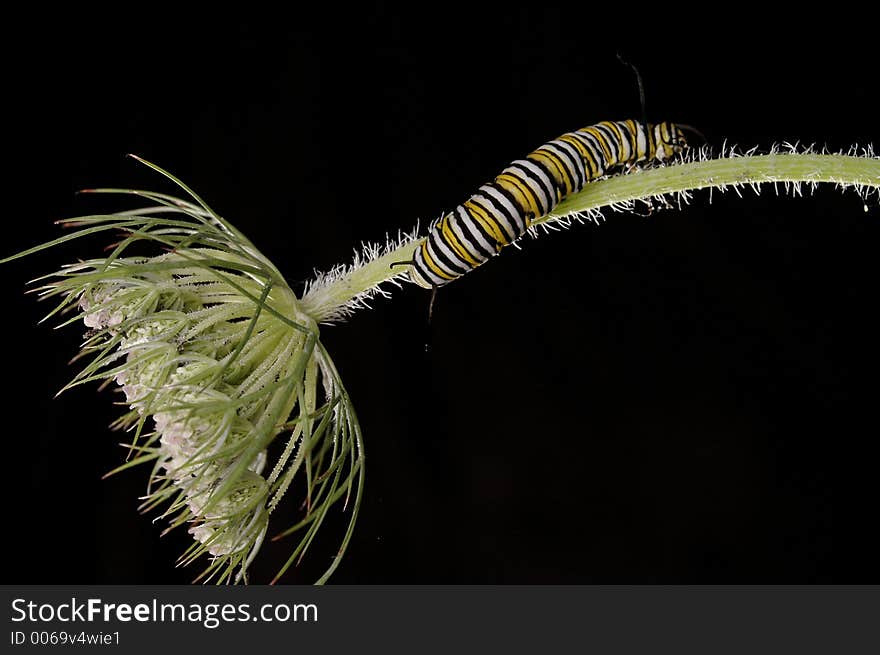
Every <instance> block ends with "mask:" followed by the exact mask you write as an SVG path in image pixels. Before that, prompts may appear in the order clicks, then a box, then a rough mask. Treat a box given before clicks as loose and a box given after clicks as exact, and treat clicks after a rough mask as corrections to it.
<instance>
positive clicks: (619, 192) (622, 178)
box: [302, 153, 880, 322]
mask: <svg viewBox="0 0 880 655" xmlns="http://www.w3.org/2000/svg"><path fill="white" fill-rule="evenodd" d="M768 182H778V183H783V184H801V183H807V184H815V183H820V182H824V183H835V184H838V185H840V186H842V187H852V188H855V189H856V191H858V192H860V193H861V194H862V195H863V196H864V195H866V194H868V193H870V192H872V191H873V192H875V193H878V194H880V159H877V158H875V157H873V156H871V155H870V154H866V155H865V156H858V155H824V154H812V153H790V154H769V155H749V156H740V155H731V156H727V157H723V158H719V159H708V160H704V159H702V157H700V160H698V161H692V162H685V163H681V164H674V165H670V166H665V167H661V168H652V169H646V170H637V171H636V172H634V173H632V174H629V175H618V176H615V177H610V178H607V179H604V180H599V181H597V182H592V183H590V184H588V185H587V186H586V187H585V188H584V189H583V190H582V191H581V192H580V193H577V194H574V195H572V196H569V197H568V198H566V199H565V200H564V201H563V202H562V203H560V204H559V205H558V206H557V207H556V208H555V210H554V211H553V213H552V214H550V215H548V216H545V217H543V218H540V219H538V220H536V221H535V222H534V223H533V225H541V224H544V223H548V222H552V221H554V220H565V219H567V218H569V217H572V216H576V215H578V214H582V213H585V212H591V211H595V210H599V209H601V208H602V207H621V206H623V207H627V206H628V205H629V203H632V202H634V201H637V200H650V199H652V198H656V197H658V196H668V195H669V194H680V193H684V194H686V193H688V192H690V191H695V190H698V189H706V188H709V189H713V188H715V189H725V188H726V187H730V186H733V187H735V188H736V187H739V186H740V185H759V184H766V183H768ZM418 243H420V241H411V242H409V243H406V244H404V245H402V246H400V247H398V248H396V249H395V250H392V251H391V252H388V253H386V254H384V255H382V256H380V257H377V258H376V259H373V260H372V261H370V262H367V263H365V264H364V265H363V266H359V267H355V268H354V269H353V270H350V271H347V272H345V273H342V274H340V275H339V276H337V277H336V278H335V279H334V280H333V281H332V282H330V283H328V284H325V285H321V286H317V287H314V288H312V289H310V290H309V292H308V293H306V294H305V295H304V297H303V298H302V304H303V309H304V310H305V311H306V312H307V313H309V314H311V315H312V317H313V318H314V319H315V320H317V321H319V322H320V321H322V320H324V319H325V318H326V317H327V316H330V315H332V313H333V312H334V311H335V310H336V309H337V308H339V307H341V306H343V305H345V304H346V303H350V302H352V301H354V300H356V298H357V297H358V296H361V295H362V294H365V293H369V292H370V290H372V289H375V288H377V287H378V286H379V285H381V284H382V283H384V282H388V281H390V280H392V279H394V278H398V279H399V278H401V277H403V275H404V273H405V270H406V267H405V266H395V267H393V268H392V267H391V264H392V263H394V262H402V261H408V260H411V259H412V255H413V251H414V250H415V248H416V246H417V245H418Z"/></svg>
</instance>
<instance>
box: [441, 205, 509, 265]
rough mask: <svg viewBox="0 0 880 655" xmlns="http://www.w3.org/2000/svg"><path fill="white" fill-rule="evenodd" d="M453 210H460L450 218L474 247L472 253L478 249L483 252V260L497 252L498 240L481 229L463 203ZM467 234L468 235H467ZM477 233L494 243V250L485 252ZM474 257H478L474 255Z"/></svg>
mask: <svg viewBox="0 0 880 655" xmlns="http://www.w3.org/2000/svg"><path fill="white" fill-rule="evenodd" d="M455 210H456V211H457V212H460V214H456V215H455V216H453V217H452V219H450V220H453V221H455V225H456V226H457V227H459V228H460V229H459V232H461V234H462V236H464V237H465V238H468V241H469V243H471V244H473V246H474V247H473V248H472V249H471V250H470V252H471V253H474V252H476V251H479V252H481V253H483V261H485V260H486V259H488V258H489V257H491V256H492V255H495V254H497V252H498V250H497V249H498V245H499V244H498V240H497V239H496V238H495V237H493V236H492V235H491V234H489V233H488V232H486V230H485V229H483V226H482V225H480V224H479V223H478V222H477V219H475V218H474V217H473V216H471V215H470V214H469V213H468V210H467V208H466V207H465V206H464V205H459V206H458V207H456V208H455ZM468 235H470V236H469V237H468ZM478 235H482V236H483V238H484V239H485V241H486V242H488V243H491V244H494V245H495V248H496V250H495V252H486V249H485V248H484V247H483V246H482V245H480V242H479V240H478ZM475 259H478V258H476V257H475Z"/></svg>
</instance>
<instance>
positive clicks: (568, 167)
mask: <svg viewBox="0 0 880 655" xmlns="http://www.w3.org/2000/svg"><path fill="white" fill-rule="evenodd" d="M540 149H544V150H547V151H548V152H551V153H552V154H553V155H554V157H555V158H556V159H558V160H559V165H560V166H562V171H563V173H564V174H565V177H566V178H567V179H568V186H569V187H571V191H572V193H574V192H575V191H577V190H578V189H579V188H580V187H578V181H579V180H580V173H579V172H578V171H577V167H575V166H574V165H573V163H572V162H571V161H569V158H568V153H566V152H565V151H564V150H562V149H561V148H559V146H557V145H556V144H555V143H553V142H552V141H551V142H550V143H545V144H544V145H543V146H541V148H540ZM576 178H577V179H576ZM565 195H566V194H564V193H563V194H562V196H563V197H565Z"/></svg>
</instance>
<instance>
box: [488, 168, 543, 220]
mask: <svg viewBox="0 0 880 655" xmlns="http://www.w3.org/2000/svg"><path fill="white" fill-rule="evenodd" d="M495 182H497V183H498V184H500V185H501V186H502V187H504V189H506V190H507V191H509V192H510V193H515V194H517V195H519V196H520V197H521V198H522V199H523V202H522V203H521V206H522V207H525V208H526V209H527V210H528V212H529V213H531V214H533V215H534V217H535V218H538V217H539V216H542V215H543V212H542V210H541V207H540V205H539V204H538V197H537V196H536V195H535V192H534V191H532V189H531V187H530V186H529V185H528V184H526V183H525V182H523V181H522V180H521V179H519V178H518V177H517V176H516V175H513V174H511V173H501V175H499V176H498V177H496V178H495ZM526 222H527V223H528V217H526Z"/></svg>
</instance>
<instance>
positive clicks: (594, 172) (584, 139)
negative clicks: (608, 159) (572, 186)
mask: <svg viewBox="0 0 880 655" xmlns="http://www.w3.org/2000/svg"><path fill="white" fill-rule="evenodd" d="M569 134H571V136H573V137H574V138H575V139H577V140H578V141H580V142H581V143H583V144H584V148H586V149H587V150H588V151H589V152H591V153H593V159H594V160H596V161H593V162H590V160H589V159H587V158H586V157H584V158H583V160H584V168H585V169H589V170H588V171H587V173H588V178H587V181H588V182H592V181H593V180H595V179H596V178H597V177H599V175H601V173H599V169H597V168H594V167H593V164H596V165H598V166H601V167H602V172H603V173H604V172H605V164H604V162H605V156H604V155H603V154H602V151H601V150H600V151H599V152H598V153H597V152H596V148H595V147H594V145H593V142H592V139H593V136H592V135H590V134H586V133H585V132H569ZM597 157H598V159H596V158H597Z"/></svg>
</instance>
